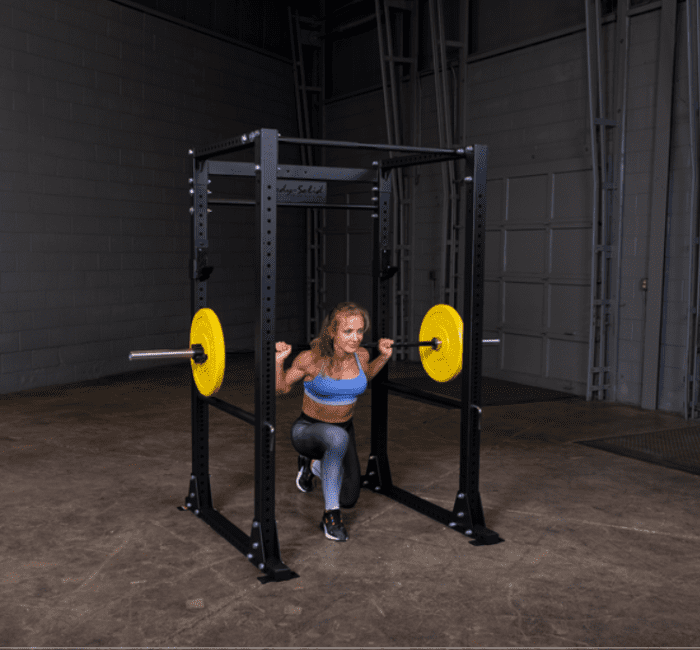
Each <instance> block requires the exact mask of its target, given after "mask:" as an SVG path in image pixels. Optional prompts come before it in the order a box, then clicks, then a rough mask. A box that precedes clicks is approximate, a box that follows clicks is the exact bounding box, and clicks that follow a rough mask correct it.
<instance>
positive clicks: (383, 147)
mask: <svg viewBox="0 0 700 650" xmlns="http://www.w3.org/2000/svg"><path fill="white" fill-rule="evenodd" d="M279 141H280V142H285V143H287V144H307V145H313V146H320V147H345V148H347V149H373V150H375V151H411V152H413V153H445V154H453V155H461V154H457V153H456V150H455V149H433V148H430V147H409V146H407V145H398V144H367V143H362V142H345V141H343V140H308V139H306V138H284V137H281V136H280V138H279Z"/></svg>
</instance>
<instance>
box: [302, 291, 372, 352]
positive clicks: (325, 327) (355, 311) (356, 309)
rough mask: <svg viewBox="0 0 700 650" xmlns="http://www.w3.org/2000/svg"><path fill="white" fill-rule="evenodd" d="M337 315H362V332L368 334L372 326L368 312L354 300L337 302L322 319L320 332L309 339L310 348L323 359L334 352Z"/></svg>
mask: <svg viewBox="0 0 700 650" xmlns="http://www.w3.org/2000/svg"><path fill="white" fill-rule="evenodd" d="M338 316H343V317H345V318H347V317H348V316H362V320H363V321H364V324H365V325H364V334H368V333H369V330H370V328H371V326H372V324H371V323H370V319H369V312H368V311H367V310H366V309H365V308H364V307H360V305H358V304H357V303H354V302H341V303H338V304H337V305H336V306H335V308H334V309H333V311H331V313H330V314H328V316H326V317H325V318H324V319H323V324H322V325H321V333H320V334H319V335H318V337H316V338H315V339H314V340H313V341H311V349H312V350H313V352H314V354H315V355H317V356H319V357H321V358H323V359H328V358H330V357H332V356H333V355H334V354H335V349H334V347H333V339H334V338H335V335H336V333H337V332H338Z"/></svg>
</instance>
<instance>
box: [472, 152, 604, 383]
mask: <svg viewBox="0 0 700 650" xmlns="http://www.w3.org/2000/svg"><path fill="white" fill-rule="evenodd" d="M547 167H549V169H548V168H547ZM592 183H593V180H592V174H591V169H590V163H589V164H588V165H586V164H585V162H584V161H576V160H573V161H562V162H559V163H548V164H540V165H537V166H534V165H533V166H528V167H521V168H512V169H504V170H494V171H493V173H489V181H488V185H487V201H488V208H487V218H486V225H487V229H486V230H487V232H486V260H485V311H484V313H485V319H484V338H496V337H500V339H501V341H502V344H501V345H500V346H499V347H485V348H484V357H483V374H484V375H485V376H487V377H494V378H498V379H506V380H509V381H515V382H519V383H523V384H527V385H531V386H540V387H543V388H551V389H554V390H561V391H566V392H571V393H573V394H576V395H583V396H585V394H586V380H587V372H588V331H589V328H588V322H589V319H590V307H591V304H590V300H591V288H590V281H591V245H592V236H593V235H592V223H591V218H592V217H591V196H592Z"/></svg>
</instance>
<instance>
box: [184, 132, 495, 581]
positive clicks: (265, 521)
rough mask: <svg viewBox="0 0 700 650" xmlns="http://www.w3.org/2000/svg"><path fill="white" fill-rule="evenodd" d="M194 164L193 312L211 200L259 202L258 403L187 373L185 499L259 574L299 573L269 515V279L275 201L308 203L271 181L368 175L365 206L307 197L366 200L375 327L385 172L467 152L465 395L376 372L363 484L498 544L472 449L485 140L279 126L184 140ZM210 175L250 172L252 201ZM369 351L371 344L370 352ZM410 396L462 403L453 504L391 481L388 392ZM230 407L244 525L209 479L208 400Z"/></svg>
mask: <svg viewBox="0 0 700 650" xmlns="http://www.w3.org/2000/svg"><path fill="white" fill-rule="evenodd" d="M280 144H289V145H307V146H324V147H340V148H350V149H367V150H375V151H377V152H387V153H392V154H393V153H394V152H401V153H402V154H404V155H402V156H400V157H389V158H384V159H382V160H377V161H375V162H374V163H373V165H372V168H371V169H358V168H341V167H320V166H302V165H286V164H280V163H279V146H280ZM250 148H253V149H254V158H255V162H252V163H249V162H229V161H222V160H210V159H211V158H212V157H215V156H222V155H224V154H234V153H236V152H240V151H242V150H244V149H250ZM190 156H191V158H192V168H193V174H192V179H191V185H192V187H191V189H190V193H191V194H192V208H191V209H190V212H191V214H192V260H191V282H192V284H191V287H192V296H191V297H192V316H194V314H195V313H196V312H197V311H198V310H199V309H201V308H203V307H206V306H207V281H208V278H209V276H210V274H211V271H212V267H210V266H208V265H207V251H208V248H209V239H208V209H209V206H210V205H231V206H236V205H245V206H253V205H254V206H255V219H256V226H257V228H256V230H257V244H258V245H257V247H256V251H257V252H256V264H257V267H258V269H257V280H256V292H257V305H258V311H257V315H256V328H255V413H249V412H247V411H244V410H242V409H240V408H238V407H237V406H234V405H233V404H228V403H226V402H224V401H223V400H221V399H218V398H216V397H205V396H203V395H202V394H201V393H200V392H199V391H198V390H197V387H196V385H195V383H194V379H193V380H192V386H191V393H192V474H191V477H190V488H189V491H188V495H187V497H186V498H185V504H186V505H185V506H184V507H183V506H179V509H180V510H188V511H191V512H193V513H194V514H195V515H196V516H198V517H199V518H200V519H203V520H204V521H205V522H206V523H207V524H209V525H210V526H211V527H212V528H213V529H214V530H215V531H216V532H217V533H218V534H219V535H221V536H222V537H223V538H224V539H226V540H227V541H228V542H230V543H231V544H232V545H233V546H235V547H236V548H237V549H238V550H239V551H240V552H241V553H243V554H244V555H245V556H246V557H247V558H248V560H250V562H252V563H253V564H254V565H255V566H256V567H257V568H258V569H259V570H260V571H262V572H264V573H265V575H264V576H263V577H259V578H258V579H259V580H260V581H261V582H263V583H266V582H269V581H283V580H290V579H292V578H296V577H298V575H297V574H296V573H294V572H293V571H292V570H291V569H290V568H289V567H287V566H286V565H285V564H284V563H283V562H282V559H281V555H280V547H279V538H278V534H277V522H276V520H275V436H276V422H275V418H276V411H275V406H276V404H275V402H276V392H275V381H276V379H275V294H276V292H275V287H276V259H277V238H276V232H277V209H278V208H279V207H285V206H289V207H295V208H299V207H305V206H307V203H303V202H301V203H300V202H299V201H294V202H291V201H290V202H286V201H285V200H284V198H282V200H279V199H278V196H277V180H278V179H287V180H298V179H303V180H304V181H343V182H356V183H365V184H368V185H370V184H371V193H372V202H371V203H368V204H363V205H352V206H349V205H347V204H328V203H325V204H324V203H309V204H308V205H310V206H312V207H316V208H336V207H337V208H343V209H349V208H352V209H366V210H368V211H371V213H372V214H371V216H372V218H373V219H374V237H375V248H374V251H375V254H374V260H373V285H374V286H373V289H374V291H373V304H372V319H373V323H374V324H375V326H376V328H377V329H376V331H377V333H378V335H379V336H386V335H388V332H387V314H388V309H389V304H390V303H389V301H390V295H389V289H390V282H389V280H390V279H391V277H393V275H394V274H395V273H396V268H395V267H392V266H391V257H392V256H391V250H390V239H389V230H390V228H389V227H390V223H389V218H390V211H389V206H390V200H391V184H392V182H391V181H392V178H391V177H392V170H393V169H395V168H398V167H408V166H411V165H424V164H428V163H436V162H442V161H445V160H464V161H465V163H466V165H465V169H466V170H467V171H466V175H465V176H464V177H463V178H461V179H455V180H458V181H460V182H465V183H466V184H467V188H468V190H467V192H468V200H467V201H466V204H465V209H466V212H467V214H466V217H467V219H465V221H464V223H466V224H471V225H472V226H471V229H470V230H468V231H467V236H466V246H465V252H464V278H471V282H464V287H465V297H464V313H463V314H462V318H463V320H464V356H463V366H462V367H463V368H464V371H463V375H464V376H463V381H462V399H461V401H458V400H453V399H448V398H445V397H440V396H437V395H434V394H432V393H429V392H427V391H421V390H417V389H415V388H410V387H408V386H404V385H402V384H399V383H396V382H391V381H389V374H388V373H389V370H388V366H384V368H383V369H382V371H381V372H380V373H379V374H378V375H377V376H376V377H375V378H374V381H373V382H372V414H371V423H372V424H371V427H372V430H371V452H370V457H369V460H368V464H367V471H366V473H365V475H364V476H363V477H362V485H363V487H364V488H366V489H368V490H371V491H372V492H374V493H378V494H383V495H385V496H387V497H389V498H391V499H394V500H395V501H398V502H399V503H402V504H403V505H405V506H408V507H409V508H413V509H414V510H417V511H418V512H420V513H422V514H424V515H426V516H428V517H430V518H431V519H434V520H435V521H438V522H440V523H441V524H443V525H445V526H449V527H450V528H452V529H453V530H456V531H457V532H459V533H461V534H463V535H466V536H468V537H471V538H473V540H474V541H472V542H470V543H471V544H474V545H483V544H497V543H499V542H502V541H503V540H502V539H501V538H500V537H499V535H498V533H495V532H494V531H492V530H489V529H488V528H486V526H485V522H484V513H483V508H482V504H481V496H480V494H479V451H480V436H481V345H482V320H483V287H484V271H483V269H484V223H485V217H486V169H487V147H485V146H482V145H472V146H466V147H464V148H459V149H435V148H425V147H407V146H393V145H384V144H361V143H354V142H339V141H332V140H311V139H302V138H292V137H282V136H281V135H280V134H279V133H278V132H277V131H276V130H275V129H259V130H257V131H253V132H251V133H248V134H243V135H241V136H238V137H235V138H231V139H229V140H225V141H223V142H219V143H217V144H213V145H210V146H206V147H202V148H201V149H194V150H190ZM217 176H248V177H254V178H255V181H256V189H255V198H254V200H234V199H209V186H210V183H211V181H212V179H215V178H216V177H217ZM374 354H375V355H376V352H375V353H374ZM390 391H391V392H394V393H398V394H399V395H407V396H413V397H417V398H419V399H421V400H423V401H427V402H431V403H435V404H440V405H444V406H450V407H453V408H460V409H461V423H460V459H459V485H458V488H457V493H456V497H455V503H454V507H453V508H452V510H451V511H450V510H447V509H445V508H442V507H440V506H437V505H435V504H433V503H431V502H429V501H427V500H425V499H423V498H421V497H419V496H416V495H414V494H412V493H410V492H408V491H406V490H403V489H401V488H399V487H396V486H395V485H393V483H392V480H391V470H390V467H389V457H388V451H387V433H388V396H389V392H390ZM210 406H213V407H215V408H218V409H220V410H221V411H223V412H225V413H228V414H230V415H233V416H235V417H237V418H240V419H241V420H243V421H245V422H247V423H248V424H251V425H253V426H254V428H255V512H254V518H253V522H252V527H251V532H250V535H248V534H246V533H244V532H243V531H242V530H241V529H240V528H238V527H237V526H236V525H234V524H233V523H231V522H230V521H229V520H228V519H226V517H224V516H223V515H221V514H220V513H219V512H218V511H217V510H216V509H214V507H213V504H212V499H211V486H210V481H209V407H210Z"/></svg>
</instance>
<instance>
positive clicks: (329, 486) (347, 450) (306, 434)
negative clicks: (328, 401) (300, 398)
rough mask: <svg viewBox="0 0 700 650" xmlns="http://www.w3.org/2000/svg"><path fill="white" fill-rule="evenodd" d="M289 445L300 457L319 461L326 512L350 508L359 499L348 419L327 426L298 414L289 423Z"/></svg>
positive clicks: (356, 462)
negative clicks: (290, 442) (290, 425)
mask: <svg viewBox="0 0 700 650" xmlns="http://www.w3.org/2000/svg"><path fill="white" fill-rule="evenodd" d="M292 445H294V449H296V450H297V451H298V452H299V453H300V454H301V455H302V456H306V457H307V458H314V459H316V460H320V461H321V476H322V480H323V497H324V499H325V501H326V510H337V509H338V508H339V507H340V506H342V507H343V508H352V507H353V506H354V505H355V504H356V503H357V499H358V498H359V496H360V461H359V459H358V457H357V449H356V447H355V428H354V427H353V424H352V418H350V419H349V420H348V421H347V422H340V423H338V424H331V423H329V422H323V421H322V420H317V419H316V418H312V417H310V416H308V415H306V414H305V413H302V414H301V415H300V416H299V417H298V418H297V419H296V421H295V422H294V424H292Z"/></svg>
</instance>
